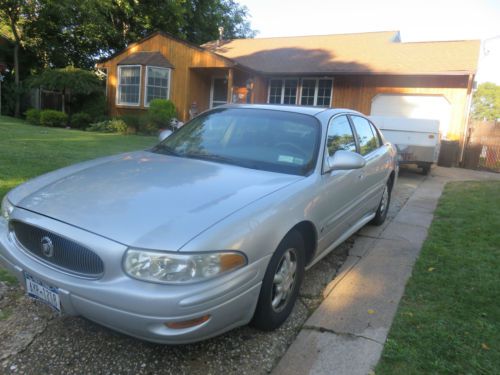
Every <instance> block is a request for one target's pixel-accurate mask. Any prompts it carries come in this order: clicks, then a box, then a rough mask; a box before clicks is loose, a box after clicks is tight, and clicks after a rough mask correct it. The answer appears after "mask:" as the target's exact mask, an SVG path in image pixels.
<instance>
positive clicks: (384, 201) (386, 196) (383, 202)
mask: <svg viewBox="0 0 500 375" xmlns="http://www.w3.org/2000/svg"><path fill="white" fill-rule="evenodd" d="M388 200H389V191H388V190H387V186H386V187H385V188H384V193H383V194H382V200H381V201H380V212H381V213H383V212H384V211H385V209H386V208H387V201H388Z"/></svg>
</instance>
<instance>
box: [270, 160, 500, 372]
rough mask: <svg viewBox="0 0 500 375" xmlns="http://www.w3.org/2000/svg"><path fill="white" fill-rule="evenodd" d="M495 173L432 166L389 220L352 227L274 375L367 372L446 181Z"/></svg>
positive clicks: (379, 350)
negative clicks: (351, 239) (350, 242)
mask: <svg viewBox="0 0 500 375" xmlns="http://www.w3.org/2000/svg"><path fill="white" fill-rule="evenodd" d="M460 180H500V174H494V173H488V172H477V171H469V170H464V169H457V168H441V167H436V168H434V169H433V170H432V172H431V175H430V176H429V177H427V178H426V179H424V181H423V182H422V183H421V184H420V185H419V186H418V188H417V189H416V190H415V192H414V193H413V194H412V196H411V197H410V198H409V199H408V201H407V202H406V204H405V205H404V206H403V207H402V208H401V210H400V211H399V213H398V214H397V215H396V216H395V217H394V219H393V220H392V221H390V222H388V223H386V224H385V225H384V226H381V227H373V226H367V227H365V228H363V229H362V230H361V231H360V232H358V234H357V237H356V240H355V243H354V247H353V248H352V249H351V251H350V252H349V257H348V258H347V260H346V262H345V263H344V265H343V267H342V270H341V271H340V272H339V274H338V276H337V277H336V278H335V279H334V280H333V281H332V282H331V283H330V284H329V285H328V286H327V287H326V289H325V291H324V297H325V299H324V301H323V302H322V303H321V305H320V307H319V308H318V309H317V310H316V311H315V312H314V313H313V314H312V315H311V317H310V318H309V319H308V320H307V321H306V323H305V325H304V326H303V327H302V330H301V331H300V333H299V335H298V336H297V339H296V340H295V341H294V342H293V344H292V345H291V346H290V348H289V349H288V351H287V352H286V354H285V356H284V357H283V358H282V359H281V361H280V362H279V363H278V365H277V367H276V368H275V369H274V371H273V374H274V375H294V374H297V375H299V374H300V375H305V374H318V375H319V374H325V375H326V374H328V375H332V374H333V375H344V374H346V375H347V374H348V375H358V374H359V375H365V374H369V373H370V372H371V371H372V369H373V368H374V367H375V365H376V364H377V362H378V361H379V359H380V355H381V353H382V349H383V345H384V343H385V340H386V338H387V335H388V333H389V329H390V327H391V324H392V320H393V318H394V315H395V313H396V311H397V307H398V304H399V301H400V299H401V297H402V295H403V292H404V289H405V285H406V282H407V280H408V278H409V277H410V275H411V272H412V268H413V264H414V263H415V260H416V259H417V257H418V255H419V253H420V249H421V247H422V244H423V242H424V240H425V238H426V237H427V230H428V228H429V226H430V225H431V222H432V219H433V213H434V209H435V208H436V206H437V203H438V200H439V197H440V196H441V192H442V190H443V187H444V185H445V184H446V182H448V181H460Z"/></svg>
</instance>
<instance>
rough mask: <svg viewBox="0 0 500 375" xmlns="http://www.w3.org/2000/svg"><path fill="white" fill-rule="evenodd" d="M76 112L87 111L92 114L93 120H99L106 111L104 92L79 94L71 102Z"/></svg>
mask: <svg viewBox="0 0 500 375" xmlns="http://www.w3.org/2000/svg"><path fill="white" fill-rule="evenodd" d="M71 109H73V110H75V112H85V113H88V114H89V115H90V117H91V118H92V121H94V122H98V121H99V118H102V116H104V114H105V113H106V97H105V96H104V94H103V93H93V94H90V95H87V96H83V95H79V96H78V98H77V99H76V100H75V101H74V103H72V104H71Z"/></svg>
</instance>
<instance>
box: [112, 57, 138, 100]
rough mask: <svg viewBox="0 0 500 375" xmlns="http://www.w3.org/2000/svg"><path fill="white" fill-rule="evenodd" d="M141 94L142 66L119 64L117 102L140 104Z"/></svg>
mask: <svg viewBox="0 0 500 375" xmlns="http://www.w3.org/2000/svg"><path fill="white" fill-rule="evenodd" d="M140 96H141V66H140V65H122V66H118V89H117V98H116V103H117V104H120V105H130V106H138V105H139V104H140Z"/></svg>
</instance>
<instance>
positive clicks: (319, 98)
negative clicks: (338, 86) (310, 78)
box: [314, 79, 333, 107]
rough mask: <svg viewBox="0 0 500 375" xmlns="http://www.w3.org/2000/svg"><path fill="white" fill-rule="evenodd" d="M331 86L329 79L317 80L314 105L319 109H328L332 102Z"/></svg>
mask: <svg viewBox="0 0 500 375" xmlns="http://www.w3.org/2000/svg"><path fill="white" fill-rule="evenodd" d="M332 86H333V85H332V80H331V79H318V92H317V95H316V103H315V104H314V105H317V106H319V107H330V103H331V101H332Z"/></svg>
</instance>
